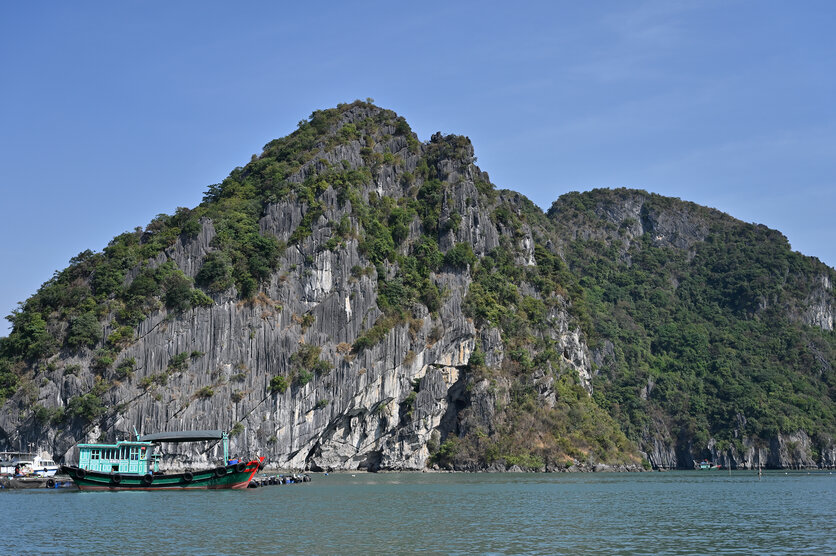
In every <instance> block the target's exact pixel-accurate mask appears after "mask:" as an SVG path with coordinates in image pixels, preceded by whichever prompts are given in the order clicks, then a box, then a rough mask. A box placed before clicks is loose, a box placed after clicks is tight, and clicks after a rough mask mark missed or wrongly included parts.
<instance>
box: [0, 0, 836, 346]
mask: <svg viewBox="0 0 836 556" xmlns="http://www.w3.org/2000/svg"><path fill="white" fill-rule="evenodd" d="M285 4H287V5H285ZM834 29H836V3H833V2H829V1H821V2H815V1H807V2H796V3H790V2H771V1H747V2H744V1H734V0H727V1H722V2H712V1H707V2H675V1H659V2H655V1H649V2H626V1H618V2H576V1H572V2H561V1H557V2H516V3H507V2H506V3H496V5H495V6H492V4H491V3H490V2H432V1H424V2H401V3H397V2H391V1H389V2H358V3H356V4H352V5H348V3H343V2H314V1H311V2H306V3H302V2H295V3H280V2H246V1H241V2H235V3H232V2H211V1H204V2H185V1H184V2H156V1H145V2H129V1H126V2H105V1H101V2H83V1H81V2H4V3H3V5H2V7H0V68H2V71H0V240H1V241H0V260H2V265H0V315H6V314H9V313H10V312H11V311H12V310H13V309H14V308H15V307H16V306H17V302H18V301H21V300H24V299H25V298H26V297H28V296H29V295H31V294H32V293H34V292H35V291H36V290H37V288H38V287H39V286H40V284H41V283H43V282H44V281H45V280H47V279H49V278H50V277H51V276H52V273H53V272H54V271H55V270H57V269H61V268H64V267H65V266H66V265H67V262H68V260H69V259H70V257H73V256H74V255H76V254H78V253H79V252H81V251H83V250H84V249H88V248H89V249H93V250H101V249H102V248H103V247H104V246H105V245H107V242H108V241H109V240H110V239H111V238H112V237H113V236H115V235H117V234H119V233H121V232H124V231H126V230H130V229H133V228H134V227H136V226H144V225H145V224H147V223H148V221H149V220H150V219H151V218H153V217H154V216H155V215H156V214H159V213H171V212H173V211H174V209H175V208H176V207H178V206H188V207H192V206H195V205H196V204H198V203H199V202H200V199H201V197H202V194H203V192H204V191H205V189H206V187H207V186H208V185H209V184H212V183H217V182H219V181H221V180H222V179H223V178H224V177H225V176H226V175H227V174H228V173H229V171H230V170H231V169H232V168H234V167H235V166H239V165H243V164H244V163H246V162H247V161H248V160H249V159H250V156H251V155H252V154H254V153H260V152H261V148H262V147H263V145H264V144H266V143H267V142H268V141H270V140H271V139H273V138H276V137H281V136H284V135H286V134H288V133H290V132H291V131H293V130H294V129H295V127H296V123H297V122H298V121H299V120H301V119H303V118H305V117H307V116H308V115H309V114H310V113H311V112H312V111H313V110H316V109H319V108H328V107H333V106H336V104H337V103H340V102H350V101H352V100H354V99H357V98H361V99H365V98H366V97H372V98H374V99H375V102H376V104H378V105H380V106H383V107H386V108H390V109H392V110H395V111H396V112H398V113H399V114H401V115H403V116H405V117H406V118H407V120H408V121H409V122H410V124H411V125H412V127H413V129H414V130H415V131H416V132H417V133H418V135H419V137H420V138H421V139H422V140H426V139H427V138H428V137H429V136H430V135H431V134H432V133H433V132H435V131H442V132H444V133H458V134H462V135H467V136H469V137H470V139H471V140H472V141H473V144H474V147H475V149H476V154H477V156H478V158H479V165H480V166H481V168H482V169H483V170H486V171H488V172H489V173H490V175H491V179H492V181H493V182H494V183H496V184H497V186H499V187H504V188H509V189H514V190H516V191H520V192H521V193H524V194H525V195H527V196H528V197H529V198H531V199H532V200H533V201H534V202H535V203H537V204H538V205H540V206H541V207H542V208H544V209H547V208H548V207H549V206H550V205H551V202H552V201H554V200H555V199H556V198H557V197H558V196H559V195H561V194H562V193H565V192H567V191H582V190H587V189H591V188H593V187H621V186H626V187H635V188H641V189H645V190H648V191H652V192H656V193H660V194H663V195H670V196H674V197H679V198H682V199H685V200H689V201H694V202H697V203H700V204H704V205H708V206H711V207H715V208H718V209H720V210H722V211H724V212H727V213H729V214H731V215H732V216H735V217H737V218H739V219H741V220H744V221H747V222H758V223H762V224H765V225H767V226H769V227H771V228H776V229H778V230H780V231H782V232H783V233H784V234H785V235H786V236H787V237H788V238H789V240H790V242H791V244H792V246H793V248H794V249H796V250H798V251H801V252H802V253H805V254H807V255H813V256H816V257H818V258H820V259H821V260H822V261H824V262H826V263H827V264H829V265H831V266H834V265H836V242H834V239H836V218H834V215H833V213H834V208H836V156H834V153H836V103H834V100H833V99H834V98H836V94H834V93H836V67H834V66H836V62H834V61H836V33H834V32H833V30H834ZM7 332H8V326H7V323H6V322H5V321H2V322H0V335H3V334H6V333H7Z"/></svg>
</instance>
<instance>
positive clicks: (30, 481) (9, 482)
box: [0, 475, 76, 489]
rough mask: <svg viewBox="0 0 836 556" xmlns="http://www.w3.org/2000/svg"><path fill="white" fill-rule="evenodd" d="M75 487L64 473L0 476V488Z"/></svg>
mask: <svg viewBox="0 0 836 556" xmlns="http://www.w3.org/2000/svg"><path fill="white" fill-rule="evenodd" d="M5 488H13V489H24V488H25V489H32V488H76V486H75V484H73V481H72V479H70V478H69V477H66V476H64V475H56V476H54V477H41V476H37V477H12V476H6V477H0V489H5Z"/></svg>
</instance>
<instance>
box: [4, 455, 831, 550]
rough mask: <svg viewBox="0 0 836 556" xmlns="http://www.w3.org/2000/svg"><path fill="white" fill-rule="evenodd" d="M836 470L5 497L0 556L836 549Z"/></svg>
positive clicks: (387, 479)
mask: <svg viewBox="0 0 836 556" xmlns="http://www.w3.org/2000/svg"><path fill="white" fill-rule="evenodd" d="M834 512H836V475H834V474H830V473H828V472H823V473H821V472H820V473H810V474H807V473H806V472H805V473H788V474H785V473H783V472H780V473H778V472H771V473H765V474H764V476H763V478H762V479H761V480H758V478H757V476H756V475H755V474H754V473H752V472H734V473H732V474H731V475H729V474H728V473H727V472H725V471H703V472H671V473H643V474H620V473H595V474H576V475H575V474H573V475H569V474H437V473H412V474H407V473H385V474H362V473H358V474H356V476H352V475H351V474H332V475H329V476H324V475H316V474H315V475H313V482H311V483H305V484H299V485H289V486H272V487H263V488H259V489H248V490H243V491H201V492H181V493H177V492H117V493H109V492H92V493H82V492H77V491H48V490H36V491H3V492H0V516H2V520H3V525H2V527H0V531H2V533H0V550H1V551H2V552H3V553H5V554H29V553H87V554H90V553H94V554H112V553H120V554H124V553H133V554H150V553H168V554H182V553H190V554H233V553H237V554H258V553H264V554H269V553H272V554H368V553H375V554H380V553H384V554H386V553H399V554H411V553H418V552H421V553H437V554H473V553H477V554H570V553H571V554H579V553H580V554H592V553H598V554H633V553H645V554H650V553H653V554H659V553H667V554H693V553H713V554H789V553H792V554H799V553H804V554H836V513H834Z"/></svg>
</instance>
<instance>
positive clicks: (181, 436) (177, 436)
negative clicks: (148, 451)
mask: <svg viewBox="0 0 836 556" xmlns="http://www.w3.org/2000/svg"><path fill="white" fill-rule="evenodd" d="M223 437H224V431H222V430H213V431H177V432H156V433H154V434H144V435H142V437H141V438H142V441H143V442H198V441H200V440H222V439H223Z"/></svg>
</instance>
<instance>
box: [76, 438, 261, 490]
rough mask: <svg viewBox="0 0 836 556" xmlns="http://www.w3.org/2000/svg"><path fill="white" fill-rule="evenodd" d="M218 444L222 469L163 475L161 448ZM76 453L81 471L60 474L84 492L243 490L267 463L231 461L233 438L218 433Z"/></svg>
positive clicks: (101, 446)
mask: <svg viewBox="0 0 836 556" xmlns="http://www.w3.org/2000/svg"><path fill="white" fill-rule="evenodd" d="M217 440H220V441H221V442H222V443H223V455H224V459H223V463H222V464H220V465H218V466H216V467H210V468H208V469H202V470H188V471H184V472H182V473H163V472H160V471H159V462H160V459H161V457H162V454H160V453H159V452H157V451H156V448H157V445H158V444H160V443H163V442H202V441H217ZM78 449H79V461H78V465H63V466H61V471H62V472H63V473H66V474H67V475H69V476H70V477H71V478H72V480H73V481H74V482H75V484H76V485H77V486H78V488H79V490H85V491H96V490H110V491H120V490H198V489H243V488H247V486H248V485H249V483H250V481H251V480H252V478H253V476H254V475H255V474H256V473H257V472H258V470H259V467H260V466H261V464H262V463H263V461H264V458H263V457H259V458H256V459H254V460H250V461H237V460H235V459H233V460H230V459H229V437H228V436H227V434H226V433H225V432H224V431H220V430H205V431H183V432H162V433H155V434H146V435H143V436H137V439H136V440H122V441H117V442H116V443H115V444H79V445H78Z"/></svg>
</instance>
